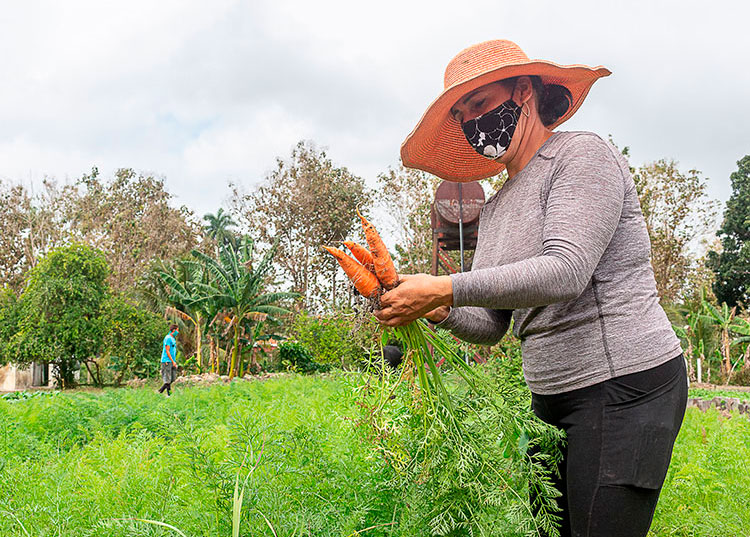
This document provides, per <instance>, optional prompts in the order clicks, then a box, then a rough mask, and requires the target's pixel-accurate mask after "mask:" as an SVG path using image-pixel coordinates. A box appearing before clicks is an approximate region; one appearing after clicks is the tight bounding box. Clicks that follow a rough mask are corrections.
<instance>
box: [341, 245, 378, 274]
mask: <svg viewBox="0 0 750 537" xmlns="http://www.w3.org/2000/svg"><path fill="white" fill-rule="evenodd" d="M344 244H345V245H346V247H347V248H349V250H350V251H351V252H352V255H353V256H354V257H355V258H356V259H357V261H359V262H360V263H362V264H363V265H364V266H365V267H367V270H369V271H370V272H372V273H373V274H374V273H375V263H374V262H373V260H372V254H371V253H370V250H368V249H367V248H365V247H364V246H361V245H359V244H357V243H356V242H352V241H344Z"/></svg>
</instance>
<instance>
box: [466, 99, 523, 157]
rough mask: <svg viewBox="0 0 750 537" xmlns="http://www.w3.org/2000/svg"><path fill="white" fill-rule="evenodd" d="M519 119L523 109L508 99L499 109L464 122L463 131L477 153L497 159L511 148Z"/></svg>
mask: <svg viewBox="0 0 750 537" xmlns="http://www.w3.org/2000/svg"><path fill="white" fill-rule="evenodd" d="M519 117H521V107H520V106H518V105H517V104H516V103H515V102H513V99H508V100H507V101H505V102H504V103H503V104H501V105H500V106H498V107H497V108H495V109H493V110H490V111H489V112H487V113H484V114H482V115H481V116H478V117H475V118H474V119H470V120H469V121H466V122H464V123H463V124H462V125H461V129H463V131H464V135H465V136H466V139H467V140H468V141H469V143H470V144H471V147H473V148H474V149H475V150H476V152H477V153H479V154H480V155H482V156H483V157H487V158H491V159H497V158H500V157H502V156H503V155H504V154H505V152H506V151H507V150H508V147H510V140H511V138H513V133H514V132H515V130H516V125H518V118H519Z"/></svg>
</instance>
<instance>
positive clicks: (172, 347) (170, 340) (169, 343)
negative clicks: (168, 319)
mask: <svg viewBox="0 0 750 537" xmlns="http://www.w3.org/2000/svg"><path fill="white" fill-rule="evenodd" d="M167 347H169V352H170V353H171V354H172V360H175V361H177V353H176V352H175V351H176V349H177V342H176V341H175V340H174V336H173V335H172V334H167V336H166V337H165V338H164V343H163V344H162V346H161V361H162V362H170V361H171V360H170V359H169V356H168V355H167Z"/></svg>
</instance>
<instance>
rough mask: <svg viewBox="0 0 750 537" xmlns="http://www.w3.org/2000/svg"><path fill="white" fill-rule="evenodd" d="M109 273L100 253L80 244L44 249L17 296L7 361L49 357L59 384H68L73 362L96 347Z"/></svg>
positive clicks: (98, 349)
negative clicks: (15, 324)
mask: <svg viewBox="0 0 750 537" xmlns="http://www.w3.org/2000/svg"><path fill="white" fill-rule="evenodd" d="M108 273H109V269H108V266H107V261H106V259H105V257H104V254H103V253H102V252H101V251H98V250H95V249H93V248H91V247H89V246H86V245H83V244H71V245H70V246H64V247H60V248H56V249H54V250H52V251H51V252H50V253H49V254H47V255H46V256H45V257H44V258H43V259H42V260H41V261H40V262H39V263H38V264H37V265H36V266H35V267H34V268H33V269H32V270H31V273H30V275H29V279H28V285H27V287H26V289H25V290H24V292H23V294H22V295H21V297H20V312H19V320H18V330H17V331H16V333H15V334H14V335H13V336H12V337H11V340H10V347H11V350H10V352H11V354H12V355H13V357H14V359H13V360H12V361H14V362H16V363H19V364H28V363H30V362H47V363H52V364H53V365H54V366H55V367H54V375H55V377H56V378H57V380H58V384H59V385H60V386H61V387H62V388H68V387H71V386H72V385H73V383H74V382H73V372H74V369H75V368H76V367H77V366H78V364H79V363H81V362H83V361H84V360H86V359H88V358H90V357H92V356H95V355H97V354H99V353H100V352H101V347H102V334H101V326H100V323H99V314H100V311H101V307H102V303H103V301H104V299H105V298H106V295H107V282H106V280H107V276H108Z"/></svg>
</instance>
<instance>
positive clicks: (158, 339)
mask: <svg viewBox="0 0 750 537" xmlns="http://www.w3.org/2000/svg"><path fill="white" fill-rule="evenodd" d="M100 326H101V331H102V350H103V353H104V357H105V358H106V359H107V360H108V367H109V368H111V369H112V370H113V371H114V373H115V377H114V383H115V385H119V384H121V383H122V381H123V380H124V378H125V376H126V375H127V374H132V375H134V376H136V377H138V378H146V377H150V376H155V375H156V374H157V367H158V363H157V360H156V359H155V357H156V356H158V355H159V349H160V348H161V344H162V340H163V338H164V335H165V334H166V333H167V331H168V329H169V323H168V322H167V321H166V320H165V319H164V318H163V317H160V316H158V315H155V314H153V313H151V312H149V311H146V310H144V309H142V308H139V307H138V306H136V305H135V304H133V303H132V302H130V301H129V300H127V299H126V298H125V297H122V296H117V295H114V296H110V297H109V298H107V299H106V300H105V301H104V303H103V305H102V310H101V315H100ZM92 362H93V363H94V364H95V366H96V367H97V370H96V372H93V371H92V370H91V369H90V368H89V374H90V375H91V376H92V378H94V379H95V381H96V382H97V384H99V385H100V386H101V385H103V381H102V375H101V373H100V372H99V370H98V365H99V364H98V362H97V361H90V362H85V363H86V366H87V368H88V367H89V363H92Z"/></svg>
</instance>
